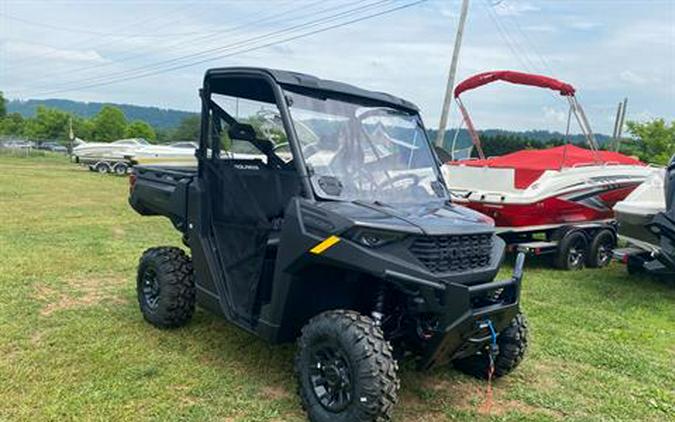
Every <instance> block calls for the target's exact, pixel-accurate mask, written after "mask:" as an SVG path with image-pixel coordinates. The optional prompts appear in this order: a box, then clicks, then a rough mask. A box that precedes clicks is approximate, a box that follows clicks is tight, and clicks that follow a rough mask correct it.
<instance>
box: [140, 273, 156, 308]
mask: <svg viewBox="0 0 675 422" xmlns="http://www.w3.org/2000/svg"><path fill="white" fill-rule="evenodd" d="M142 283H143V284H142V286H141V291H142V293H143V300H144V301H145V303H146V305H148V308H150V309H152V310H153V311H154V310H155V309H157V306H158V305H159V293H160V288H159V281H158V280H157V273H156V272H155V270H153V269H150V268H149V269H147V270H145V273H143V279H142Z"/></svg>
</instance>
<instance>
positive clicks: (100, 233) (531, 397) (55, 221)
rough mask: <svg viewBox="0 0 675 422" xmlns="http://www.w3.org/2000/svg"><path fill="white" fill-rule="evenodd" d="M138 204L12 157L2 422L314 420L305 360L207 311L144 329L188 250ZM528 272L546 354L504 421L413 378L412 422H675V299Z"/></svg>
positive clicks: (53, 162)
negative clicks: (152, 302)
mask: <svg viewBox="0 0 675 422" xmlns="http://www.w3.org/2000/svg"><path fill="white" fill-rule="evenodd" d="M127 191H128V186H127V180H126V178H119V177H114V176H100V175H97V174H94V173H90V172H88V171H86V170H84V169H82V168H80V167H77V166H75V165H73V164H70V163H68V162H67V160H66V159H65V158H63V157H55V156H50V155H47V156H42V157H33V158H22V157H10V156H3V155H0V420H31V421H34V420H68V419H78V420H79V419H89V420H101V419H106V420H109V419H110V420H130V419H134V420H138V419H148V420H168V419H171V420H176V419H186V420H215V419H217V420H225V421H240V420H241V421H266V420H278V421H280V420H283V421H286V420H302V418H303V413H302V412H301V409H300V407H299V401H298V399H297V398H296V395H295V385H294V380H293V377H292V371H291V360H292V356H293V353H294V349H293V346H292V345H289V346H284V347H272V346H269V345H267V344H265V343H263V342H262V341H260V340H258V339H256V338H255V337H253V336H251V335H249V334H246V333H244V332H242V331H240V330H238V329H236V328H234V327H232V326H231V325H229V324H227V323H226V322H225V321H222V320H220V319H218V318H216V317H214V316H212V315H210V314H208V313H206V312H204V311H198V312H197V313H196V315H195V318H194V320H193V322H192V323H190V324H189V325H188V326H187V327H185V328H183V329H179V330H175V331H160V330H157V329H154V328H153V327H151V326H150V325H148V324H146V323H144V321H143V319H142V317H141V315H140V313H139V311H138V307H137V304H136V300H135V292H134V271H135V268H136V264H137V261H138V258H139V256H140V254H141V252H142V251H143V250H144V249H146V248H148V247H151V246H156V245H165V244H170V245H180V238H179V235H178V233H177V232H176V231H175V230H174V229H173V228H172V227H171V225H170V223H169V222H168V221H166V220H164V219H162V218H142V217H140V216H138V215H136V214H135V213H134V212H133V211H132V210H131V209H130V208H129V206H128V205H127V202H126V200H127ZM508 270H509V268H505V269H504V271H505V275H506V274H507V273H506V272H507V271H508ZM526 270H527V271H526V275H525V280H524V288H523V298H522V304H523V307H524V311H525V312H526V313H527V315H528V317H529V320H530V326H531V348H530V350H529V354H528V356H527V358H526V360H525V362H524V363H523V364H522V366H521V367H520V368H519V369H518V370H516V372H515V373H513V374H512V375H511V376H508V377H506V378H504V379H501V380H498V381H497V382H496V383H495V393H494V394H495V395H494V404H493V406H492V408H491V410H490V412H486V410H485V409H482V408H481V405H482V404H483V398H484V383H482V382H479V381H476V380H473V379H471V378H469V377H466V376H464V375H462V374H460V373H458V372H456V371H454V370H452V369H450V368H438V369H436V370H434V371H431V372H428V373H418V372H415V371H414V370H413V369H412V368H411V365H410V364H404V365H403V369H402V371H401V378H402V389H401V400H400V403H399V405H398V407H397V410H396V417H397V420H400V421H438V420H466V421H469V420H518V421H520V420H537V421H539V420H557V419H564V420H579V421H582V420H583V421H587V420H602V421H606V420H627V421H633V420H650V421H653V420H673V415H674V414H675V392H674V389H675V369H674V368H675V366H674V365H673V363H674V362H675V309H674V306H673V305H674V304H675V292H674V290H673V287H674V286H673V283H672V282H668V281H664V280H653V279H650V278H649V277H633V278H629V277H628V276H627V275H626V273H625V269H624V268H622V267H621V266H619V265H613V266H611V267H610V268H608V269H603V270H585V271H580V272H575V273H567V272H560V271H554V270H551V269H549V268H548V267H547V266H546V265H545V264H544V263H543V262H532V261H530V262H528V265H527V268H526Z"/></svg>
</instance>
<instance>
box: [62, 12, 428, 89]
mask: <svg viewBox="0 0 675 422" xmlns="http://www.w3.org/2000/svg"><path fill="white" fill-rule="evenodd" d="M389 1H390V0H378V1H376V2H374V3H370V4H367V5H365V6H361V7H356V8H352V9H349V10H346V11H341V12H339V13H335V14H332V15H329V16H326V17H323V18H318V19H314V20H311V21H309V22H303V23H300V24H296V25H293V26H291V27H287V28H284V29H280V30H275V31H272V32H268V33H265V34H263V35H258V36H255V37H252V38H248V39H244V40H240V41H237V42H233V43H230V44H226V45H224V46H220V47H216V48H210V49H206V50H202V51H200V52H197V53H192V54H188V55H184V56H179V57H175V58H172V59H167V60H162V61H159V62H155V63H151V64H148V65H143V66H139V67H136V68H132V69H129V70H124V71H120V72H114V73H111V74H107V75H101V76H95V77H90V78H86V79H80V80H78V81H77V82H76V83H77V84H81V83H87V82H91V83H96V82H101V81H105V80H107V79H110V78H112V79H115V77H127V76H129V75H133V74H144V73H147V71H150V70H151V69H154V68H160V69H161V68H162V67H164V66H166V65H171V64H173V63H177V62H181V61H185V60H188V59H200V58H203V57H206V56H208V55H210V54H214V53H218V52H222V51H228V50H232V49H237V48H241V47H245V46H246V45H248V44H251V43H254V42H257V41H264V40H265V39H268V38H274V37H278V36H280V35H284V34H285V33H288V32H295V31H298V30H302V29H306V28H308V27H316V26H319V25H323V24H326V23H330V22H333V21H336V20H339V19H341V18H344V17H346V16H349V15H353V14H355V13H360V12H363V11H365V10H368V9H371V8H373V7H376V6H378V5H380V4H382V3H387V2H389ZM425 1H426V0H425ZM363 2H364V0H359V1H356V2H352V3H349V4H358V3H363ZM72 84H73V82H68V83H66V84H64V85H63V86H64V88H57V89H55V90H49V93H53V92H54V91H57V92H60V91H62V90H63V89H66V88H67V87H68V86H71V85H72Z"/></svg>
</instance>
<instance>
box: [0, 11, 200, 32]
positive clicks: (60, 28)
mask: <svg viewBox="0 0 675 422" xmlns="http://www.w3.org/2000/svg"><path fill="white" fill-rule="evenodd" d="M0 16H2V17H4V18H5V19H10V20H13V21H16V22H21V23H23V24H25V25H28V26H34V27H37V28H41V29H51V30H53V31H61V32H70V33H73V34H85V35H96V36H104V37H124V38H164V37H174V36H185V35H195V34H203V32H200V31H192V32H174V33H165V34H150V33H148V32H139V33H136V34H121V33H119V32H98V31H90V30H87V29H78V28H73V27H65V26H58V25H52V24H49V23H45V22H34V21H31V20H29V19H24V18H21V17H18V16H14V15H9V14H7V13H3V12H0Z"/></svg>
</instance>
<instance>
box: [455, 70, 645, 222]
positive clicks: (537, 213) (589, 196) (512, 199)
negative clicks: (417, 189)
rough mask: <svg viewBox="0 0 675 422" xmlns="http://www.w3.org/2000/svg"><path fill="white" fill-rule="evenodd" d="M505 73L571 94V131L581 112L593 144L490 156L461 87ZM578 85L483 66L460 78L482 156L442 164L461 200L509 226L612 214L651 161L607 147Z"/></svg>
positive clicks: (582, 124) (507, 77) (517, 80)
mask: <svg viewBox="0 0 675 422" xmlns="http://www.w3.org/2000/svg"><path fill="white" fill-rule="evenodd" d="M500 80H501V81H506V82H510V83H515V84H521V85H530V86H537V87H541V88H548V89H552V90H555V91H558V92H559V93H560V94H561V95H562V96H563V97H566V98H567V100H568V101H569V104H570V113H569V115H568V131H569V123H570V120H571V118H572V116H575V117H576V120H577V122H578V123H579V126H580V127H581V130H582V132H583V133H584V135H585V136H586V139H587V142H588V145H589V149H586V148H581V147H578V146H575V145H569V144H568V145H563V146H560V147H554V148H548V149H544V150H523V151H518V152H514V153H512V154H507V155H504V156H500V157H490V158H485V156H484V154H483V150H482V147H481V142H480V138H479V136H478V132H477V131H476V130H475V128H474V126H473V122H472V121H471V119H470V117H469V114H468V112H467V111H466V109H465V108H464V106H463V104H462V102H461V101H460V99H459V95H460V94H461V93H463V92H465V91H467V90H470V89H474V88H477V87H479V86H482V85H485V84H488V83H491V82H493V81H500ZM574 93H575V89H574V87H572V85H570V84H567V83H565V82H561V81H558V80H556V79H553V78H549V77H546V76H541V75H530V74H525V73H521V72H513V71H496V72H485V73H482V74H479V75H476V76H473V77H471V78H469V79H467V80H465V81H464V82H462V83H460V84H459V85H458V86H457V87H456V88H455V92H454V94H455V98H456V100H457V102H458V105H459V109H460V111H461V113H462V116H463V118H464V122H465V123H466V127H467V129H468V130H469V134H470V135H471V139H472V142H473V147H474V148H475V149H476V150H477V152H478V155H479V157H480V158H479V159H477V160H474V159H468V160H459V159H458V157H457V156H456V155H454V159H455V161H451V162H449V163H446V164H445V165H444V166H443V173H444V176H445V179H446V183H447V185H448V188H449V190H450V191H451V192H453V193H454V194H455V196H456V200H455V202H457V203H460V204H462V205H466V206H469V207H471V208H473V209H475V210H477V211H480V212H482V213H483V214H486V215H488V216H490V217H492V218H493V219H494V220H495V224H496V226H497V228H498V230H499V231H500V232H504V233H508V232H522V233H525V232H534V231H539V230H547V229H554V228H556V227H562V226H567V225H570V224H587V223H590V222H596V223H600V222H606V221H608V220H610V219H612V218H613V216H614V215H613V212H612V207H613V206H614V205H615V204H616V202H618V201H621V200H622V199H624V198H625V197H626V196H627V195H628V194H629V193H630V192H632V191H633V189H635V188H636V187H637V186H638V185H640V184H641V183H642V182H644V181H645V180H646V179H647V178H648V177H649V176H650V175H651V173H652V171H653V169H652V168H650V167H649V166H647V165H645V164H643V163H641V162H640V161H638V160H636V159H633V158H631V157H628V156H626V155H623V154H620V153H617V152H611V151H601V150H600V149H599V148H598V146H597V143H596V141H595V138H594V136H593V132H592V131H591V128H590V124H589V123H588V120H587V119H586V116H585V114H584V112H583V110H582V108H581V106H580V105H579V103H578V102H577V100H576V98H575V96H574ZM454 152H455V151H453V154H454Z"/></svg>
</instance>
